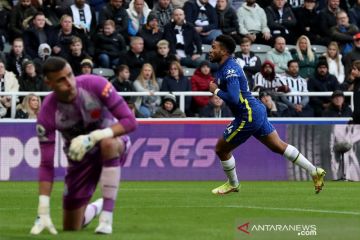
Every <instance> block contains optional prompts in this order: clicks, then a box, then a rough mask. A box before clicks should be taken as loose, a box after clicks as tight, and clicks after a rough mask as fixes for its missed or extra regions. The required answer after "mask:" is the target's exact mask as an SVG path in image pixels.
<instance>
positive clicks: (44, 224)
mask: <svg viewBox="0 0 360 240" xmlns="http://www.w3.org/2000/svg"><path fill="white" fill-rule="evenodd" d="M45 228H47V229H48V230H49V232H50V233H51V234H54V235H56V234H57V231H56V229H55V226H54V224H53V223H52V221H51V218H50V197H49V196H46V195H40V196H39V207H38V217H37V218H36V220H35V223H34V226H33V227H32V228H31V230H30V234H33V235H38V234H39V233H41V232H42V231H43V230H44V229H45Z"/></svg>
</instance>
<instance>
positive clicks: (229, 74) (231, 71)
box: [226, 69, 238, 78]
mask: <svg viewBox="0 0 360 240" xmlns="http://www.w3.org/2000/svg"><path fill="white" fill-rule="evenodd" d="M237 76H238V75H237V74H236V71H235V69H229V70H227V71H226V78H230V77H237Z"/></svg>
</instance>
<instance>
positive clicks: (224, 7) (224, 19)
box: [216, 0, 241, 43]
mask: <svg viewBox="0 0 360 240" xmlns="http://www.w3.org/2000/svg"><path fill="white" fill-rule="evenodd" d="M216 13H217V18H218V21H219V22H218V26H219V29H220V30H221V32H222V33H223V34H226V35H229V36H231V37H232V38H233V39H234V40H235V42H237V43H240V40H241V36H240V32H239V20H238V16H237V15H236V11H235V9H234V8H232V7H231V4H230V3H229V0H217V3H216Z"/></svg>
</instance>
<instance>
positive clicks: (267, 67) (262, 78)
mask: <svg viewBox="0 0 360 240" xmlns="http://www.w3.org/2000/svg"><path fill="white" fill-rule="evenodd" d="M285 85H286V84H285V83H284V82H282V81H281V77H280V75H278V74H276V73H275V65H274V64H273V63H272V62H271V61H269V60H267V61H265V62H264V63H263V64H262V65H261V69H260V72H258V73H256V74H255V76H254V89H253V90H254V91H264V90H266V91H268V92H277V91H279V88H280V90H281V88H282V87H283V86H285Z"/></svg>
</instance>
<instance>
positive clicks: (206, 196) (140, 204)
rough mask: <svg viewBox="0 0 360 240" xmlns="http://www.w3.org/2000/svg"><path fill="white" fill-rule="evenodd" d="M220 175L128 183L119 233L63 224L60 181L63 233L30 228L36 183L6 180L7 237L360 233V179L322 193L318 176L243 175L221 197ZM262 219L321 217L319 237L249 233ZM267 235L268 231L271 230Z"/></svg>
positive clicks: (1, 206) (3, 233) (119, 206)
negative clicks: (268, 178) (257, 178)
mask: <svg viewBox="0 0 360 240" xmlns="http://www.w3.org/2000/svg"><path fill="white" fill-rule="evenodd" d="M219 184H221V183H220V182H122V183H121V186H120V189H121V190H120V192H119V197H118V200H117V203H116V209H115V215H114V224H113V234H112V235H109V236H99V235H95V234H94V229H95V227H96V226H97V219H96V220H95V221H94V222H92V223H91V224H90V225H89V226H87V228H85V229H83V230H82V231H80V232H63V231H62V230H61V224H62V219H61V218H62V211H61V194H62V188H63V183H62V182H57V183H55V185H54V190H53V195H52V198H51V216H52V220H53V222H54V224H55V226H56V227H57V229H58V231H59V234H58V235H57V236H52V235H50V234H49V233H48V232H44V233H42V234H41V235H39V236H31V235H29V230H30V228H31V226H32V224H33V222H34V219H35V216H36V211H37V201H38V199H37V183H36V182H0V240H7V239H24V240H25V239H66V240H68V239H69V240H72V239H75V240H82V239H116V240H118V239H126V240H147V239H149V240H170V239H171V240H188V239H194V240H212V239H214V240H219V239H220V240H222V239H224V240H225V239H226V240H227V239H326V240H330V239H360V183H359V182H357V183H356V182H326V186H325V188H324V191H323V192H321V193H320V194H318V195H315V194H314V191H313V187H312V183H310V182H242V187H241V191H240V192H239V193H234V194H229V195H226V196H214V195H212V194H211V193H210V190H211V189H212V188H213V187H216V186H218V185H219ZM99 195H100V194H99V192H97V193H96V196H95V197H98V196H99ZM246 222H250V225H251V224H256V223H260V222H265V223H266V224H276V223H283V224H290V223H294V222H296V223H297V224H317V230H318V231H317V235H316V236H307V237H304V236H297V235H296V234H295V233H294V232H290V233H285V232H268V233H257V232H254V231H252V232H251V233H250V235H248V234H245V233H243V232H241V231H239V230H238V229H237V227H238V226H239V225H241V224H244V223H246ZM264 234H265V235H264Z"/></svg>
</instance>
